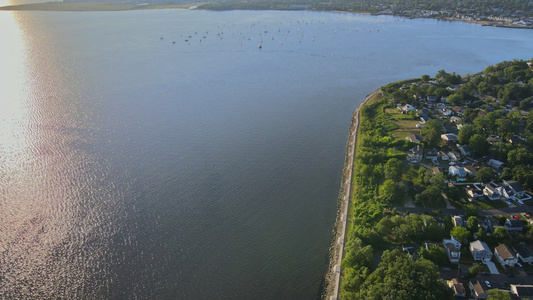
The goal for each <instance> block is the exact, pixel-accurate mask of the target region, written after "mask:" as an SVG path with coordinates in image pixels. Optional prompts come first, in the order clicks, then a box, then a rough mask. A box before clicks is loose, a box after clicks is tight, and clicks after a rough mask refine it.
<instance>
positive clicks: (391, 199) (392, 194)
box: [379, 179, 404, 205]
mask: <svg viewBox="0 0 533 300" xmlns="http://www.w3.org/2000/svg"><path fill="white" fill-rule="evenodd" d="M403 197H404V193H403V189H401V188H400V186H399V185H398V183H397V182H394V181H392V180H390V179H387V180H385V182H383V184H382V185H381V186H380V187H379V199H380V202H381V203H383V204H385V205H390V204H392V203H396V204H400V203H403V201H402V200H403Z"/></svg>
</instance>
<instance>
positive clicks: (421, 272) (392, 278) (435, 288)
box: [347, 250, 452, 300]
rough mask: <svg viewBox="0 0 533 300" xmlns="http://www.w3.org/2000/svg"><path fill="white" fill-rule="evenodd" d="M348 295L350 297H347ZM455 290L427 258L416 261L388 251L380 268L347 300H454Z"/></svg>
mask: <svg viewBox="0 0 533 300" xmlns="http://www.w3.org/2000/svg"><path fill="white" fill-rule="evenodd" d="M347 296H348V295H347ZM451 298H452V291H451V289H449V288H448V287H447V286H446V285H445V283H444V281H443V280H442V279H441V278H440V277H439V273H438V272H437V267H436V266H435V264H434V263H432V262H431V261H429V260H427V259H423V258H421V259H418V260H413V259H411V258H409V257H408V256H407V254H406V253H403V252H400V251H399V250H393V251H391V252H389V251H385V252H384V253H383V255H382V257H381V263H380V264H379V267H378V268H377V269H376V270H375V271H374V272H372V274H370V276H369V277H368V279H367V280H366V281H365V283H363V284H362V285H361V289H360V290H359V291H358V292H357V293H354V294H353V295H350V296H349V297H347V299H376V300H377V299H398V300H401V299H405V300H416V299H424V300H430V299H451Z"/></svg>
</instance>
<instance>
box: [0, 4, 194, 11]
mask: <svg viewBox="0 0 533 300" xmlns="http://www.w3.org/2000/svg"><path fill="white" fill-rule="evenodd" d="M193 6H194V5H193V4H187V5H170V4H165V5H163V4H110V3H104V2H79V3H64V2H46V3H31V4H20V5H8V6H2V7H0V10H4V11H126V10H142V9H169V8H174V9H189V8H190V7H193Z"/></svg>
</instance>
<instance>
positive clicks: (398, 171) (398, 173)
mask: <svg viewBox="0 0 533 300" xmlns="http://www.w3.org/2000/svg"><path fill="white" fill-rule="evenodd" d="M403 169H404V164H403V162H402V161H401V160H399V159H397V158H391V159H389V160H388V161H387V163H386V164H385V178H387V179H391V180H393V181H395V182H399V181H400V180H401V179H402V174H403Z"/></svg>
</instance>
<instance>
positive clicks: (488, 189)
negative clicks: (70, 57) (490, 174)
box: [483, 184, 501, 200]
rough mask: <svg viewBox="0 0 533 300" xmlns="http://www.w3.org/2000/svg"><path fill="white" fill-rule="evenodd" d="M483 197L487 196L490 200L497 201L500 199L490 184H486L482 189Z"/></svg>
mask: <svg viewBox="0 0 533 300" xmlns="http://www.w3.org/2000/svg"><path fill="white" fill-rule="evenodd" d="M483 195H485V196H487V197H488V198H489V199H490V200H499V199H500V197H501V195H500V193H499V192H498V190H497V189H496V188H495V187H493V186H492V185H490V184H487V185H486V186H485V188H484V189H483Z"/></svg>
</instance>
